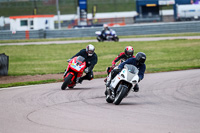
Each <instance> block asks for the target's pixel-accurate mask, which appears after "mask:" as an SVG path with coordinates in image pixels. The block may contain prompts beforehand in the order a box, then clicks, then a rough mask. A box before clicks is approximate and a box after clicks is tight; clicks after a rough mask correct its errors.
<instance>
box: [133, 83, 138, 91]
mask: <svg viewBox="0 0 200 133" xmlns="http://www.w3.org/2000/svg"><path fill="white" fill-rule="evenodd" d="M133 90H134V91H135V92H138V91H139V85H138V84H136V85H135V87H134V88H133Z"/></svg>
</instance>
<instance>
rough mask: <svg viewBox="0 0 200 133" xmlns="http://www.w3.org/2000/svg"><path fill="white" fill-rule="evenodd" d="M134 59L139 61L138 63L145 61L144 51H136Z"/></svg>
mask: <svg viewBox="0 0 200 133" xmlns="http://www.w3.org/2000/svg"><path fill="white" fill-rule="evenodd" d="M135 58H136V61H137V62H138V63H139V64H144V62H145V61H146V55H145V53H143V52H138V53H137V54H136V57H135Z"/></svg>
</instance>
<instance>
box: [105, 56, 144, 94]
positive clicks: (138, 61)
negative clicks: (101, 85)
mask: <svg viewBox="0 0 200 133" xmlns="http://www.w3.org/2000/svg"><path fill="white" fill-rule="evenodd" d="M145 61H146V55H145V53H143V52H138V53H137V54H136V57H135V58H130V59H128V60H126V61H125V62H123V63H121V64H120V65H119V66H118V68H117V69H114V70H112V71H111V79H110V80H109V82H108V83H107V84H106V87H109V88H110V89H113V88H112V86H110V83H111V81H112V79H113V78H114V77H115V76H116V75H117V74H118V73H119V72H121V70H122V69H123V67H124V65H125V64H132V65H134V66H135V67H137V68H138V70H139V73H138V76H139V82H140V81H141V80H142V79H143V78H144V72H145V70H146V65H145ZM133 89H134V91H135V92H138V91H139V85H138V84H136V85H135V87H134V88H133Z"/></svg>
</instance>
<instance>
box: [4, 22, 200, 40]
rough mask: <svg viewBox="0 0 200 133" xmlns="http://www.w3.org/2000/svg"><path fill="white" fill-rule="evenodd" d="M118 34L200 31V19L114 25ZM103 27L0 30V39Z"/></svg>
mask: <svg viewBox="0 0 200 133" xmlns="http://www.w3.org/2000/svg"><path fill="white" fill-rule="evenodd" d="M112 29H114V30H115V31H116V33H117V35H118V36H124V35H147V34H168V33H187V32H200V23H199V21H192V22H169V23H151V24H134V25H127V26H119V27H112ZM100 30H102V28H96V27H87V28H77V29H68V30H38V31H17V32H16V33H12V32H11V31H0V40H10V39H34V38H70V37H94V36H95V31H100Z"/></svg>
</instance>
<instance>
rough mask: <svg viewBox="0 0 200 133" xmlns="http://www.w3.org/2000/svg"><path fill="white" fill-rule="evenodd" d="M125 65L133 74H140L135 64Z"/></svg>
mask: <svg viewBox="0 0 200 133" xmlns="http://www.w3.org/2000/svg"><path fill="white" fill-rule="evenodd" d="M124 67H126V68H127V69H128V71H129V72H130V73H132V74H138V72H139V71H138V69H137V68H136V67H135V66H134V65H130V64H126V65H125V66H124Z"/></svg>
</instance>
